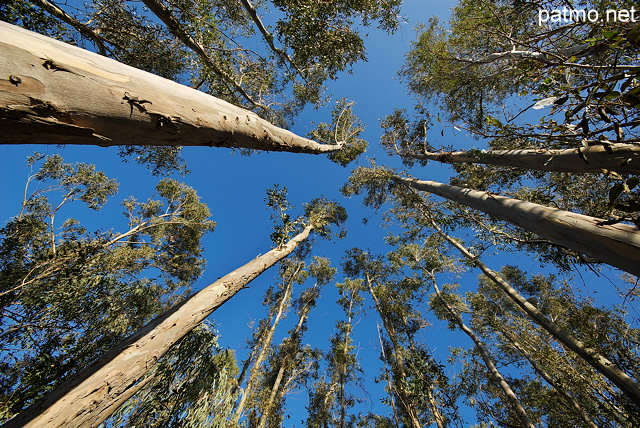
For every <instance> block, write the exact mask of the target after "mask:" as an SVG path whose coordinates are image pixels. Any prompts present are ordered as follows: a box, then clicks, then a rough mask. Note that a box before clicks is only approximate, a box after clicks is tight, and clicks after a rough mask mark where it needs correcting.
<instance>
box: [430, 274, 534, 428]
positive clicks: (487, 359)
mask: <svg viewBox="0 0 640 428" xmlns="http://www.w3.org/2000/svg"><path fill="white" fill-rule="evenodd" d="M431 278H432V283H433V287H434V289H435V291H436V295H437V297H438V299H439V300H440V302H441V303H442V304H443V305H444V307H445V308H446V309H447V312H449V313H450V314H451V316H452V317H453V319H454V320H455V321H456V323H457V324H458V326H459V327H460V329H461V330H462V331H463V332H464V333H465V334H466V335H467V336H469V337H470V338H471V340H473V343H474V344H475V345H476V349H477V350H478V353H479V354H480V357H481V358H482V360H483V361H484V363H485V365H486V366H487V369H488V370H489V373H490V374H491V377H492V378H493V380H494V381H495V382H496V383H497V384H498V385H499V386H500V389H502V392H504V394H505V395H506V396H507V399H508V400H509V403H511V405H512V406H513V409H514V410H515V412H516V414H517V415H518V419H520V423H521V424H522V426H523V427H530V428H534V427H535V425H534V424H533V422H532V421H531V419H530V418H529V416H528V415H527V412H526V411H525V409H524V407H523V406H522V403H520V400H519V399H518V397H517V396H516V394H515V392H513V390H512V389H511V386H510V385H509V383H507V381H506V380H505V379H504V377H503V376H502V375H501V374H500V371H498V369H497V368H496V366H495V364H494V363H493V360H492V359H491V356H490V355H489V353H488V352H487V350H486V348H485V346H484V344H483V343H482V341H481V340H480V339H479V338H478V336H476V334H475V333H474V332H473V331H472V330H471V329H470V328H469V327H467V325H466V324H465V323H464V321H463V320H462V317H461V316H460V314H459V313H458V312H457V311H456V310H455V309H454V308H452V307H451V305H449V304H448V303H447V301H446V300H445V299H444V298H443V297H442V295H441V294H440V289H439V288H438V285H437V284H436V280H435V277H434V276H433V275H431Z"/></svg>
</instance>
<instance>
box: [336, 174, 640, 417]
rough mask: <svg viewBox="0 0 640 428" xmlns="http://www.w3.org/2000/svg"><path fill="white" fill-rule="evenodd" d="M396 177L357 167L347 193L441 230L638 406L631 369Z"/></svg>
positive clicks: (413, 227)
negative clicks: (494, 265)
mask: <svg viewBox="0 0 640 428" xmlns="http://www.w3.org/2000/svg"><path fill="white" fill-rule="evenodd" d="M393 177H394V176H393V174H392V173H390V172H389V171H388V170H381V169H373V170H372V169H368V170H365V169H361V170H359V171H358V170H357V171H356V172H355V173H354V175H352V177H351V179H350V183H349V185H347V186H346V187H345V189H344V190H345V192H346V193H347V194H353V193H359V192H361V191H363V190H365V191H366V196H365V203H367V204H369V205H372V206H375V207H379V206H381V205H382V204H384V203H385V202H392V204H393V205H394V207H393V208H392V215H394V216H395V218H396V219H399V220H400V221H401V224H402V225H403V226H404V227H405V228H406V229H407V231H406V232H405V234H407V235H409V236H411V234H416V233H420V231H421V230H425V229H426V230H433V231H435V232H436V233H438V234H439V235H440V236H441V237H442V238H444V239H445V240H446V241H447V242H448V243H449V244H450V245H451V246H452V247H454V248H456V249H457V250H458V251H459V252H460V254H461V255H462V256H463V258H464V259H466V260H467V262H468V263H469V264H471V265H472V266H476V267H478V268H480V269H481V270H482V272H483V273H484V274H485V275H486V276H487V278H489V279H490V280H491V281H492V282H493V284H494V285H495V286H496V287H497V288H499V289H500V290H501V291H502V292H503V293H504V294H505V295H506V296H508V297H509V298H510V299H511V300H512V301H513V303H515V304H516V305H517V306H518V307H519V308H520V309H521V310H522V311H523V312H524V313H526V314H527V316H528V317H529V318H530V319H531V321H533V322H535V323H536V324H538V325H540V326H541V327H542V328H544V329H545V330H546V331H548V332H549V333H550V334H551V335H552V336H553V337H554V338H555V339H556V340H558V341H559V342H561V343H562V344H563V345H564V346H566V347H567V348H569V349H571V350H572V351H573V352H575V353H576V354H577V355H579V356H580V357H581V358H583V359H584V360H585V361H586V362H587V363H588V364H590V365H591V366H592V367H593V368H595V369H596V370H598V371H599V372H600V373H602V374H603V375H604V376H605V377H607V378H608V379H609V380H610V381H611V382H612V383H614V384H615V385H616V386H617V387H618V388H619V389H620V391H621V392H622V393H623V394H624V395H625V396H626V398H627V399H629V400H630V401H631V402H632V403H633V406H635V407H637V406H638V405H639V403H640V401H639V399H640V389H639V387H638V383H637V381H636V380H635V379H634V376H633V374H632V375H629V373H628V372H629V371H628V370H624V369H622V368H621V367H618V366H617V365H616V364H615V363H614V362H612V361H611V360H610V359H609V358H606V357H605V356H604V355H603V354H602V353H600V352H599V351H598V349H594V348H592V347H590V346H589V345H588V343H585V342H584V341H583V340H580V339H577V338H576V337H575V336H574V335H573V334H572V333H571V332H570V331H568V330H567V329H565V328H562V327H561V326H560V325H558V323H557V322H555V321H554V320H552V319H550V318H549V317H548V315H546V314H544V313H543V312H542V311H540V309H538V308H537V307H536V306H535V305H533V304H531V302H528V301H527V300H526V299H525V298H524V297H523V296H522V295H521V294H520V293H519V292H518V291H517V290H516V289H515V288H514V287H513V286H512V285H511V284H509V283H508V282H507V281H505V280H504V278H502V277H501V276H500V275H499V274H498V273H497V272H495V271H493V270H491V269H489V268H488V267H487V266H486V265H485V264H484V263H483V262H482V261H481V260H480V258H479V257H478V256H477V255H476V254H473V253H472V252H471V251H470V250H469V249H467V248H466V247H465V246H464V245H463V244H462V243H461V242H460V240H458V239H454V238H453V237H451V236H450V235H449V234H447V233H445V231H444V230H443V228H442V227H441V226H440V225H438V223H437V222H436V221H435V218H439V219H441V221H443V220H444V222H447V221H451V219H447V218H446V216H444V215H443V214H442V213H440V212H437V213H434V212H432V209H434V207H433V204H431V203H430V202H429V201H427V200H426V199H425V197H424V196H423V195H421V194H419V193H418V192H413V191H411V187H407V186H405V185H404V180H394V178H393ZM460 195H461V197H465V195H464V192H461V193H460ZM436 211H437V210H436Z"/></svg>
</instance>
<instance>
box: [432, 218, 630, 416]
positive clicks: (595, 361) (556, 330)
mask: <svg viewBox="0 0 640 428" xmlns="http://www.w3.org/2000/svg"><path fill="white" fill-rule="evenodd" d="M431 221H432V224H433V227H434V229H435V230H436V231H437V232H438V233H439V234H440V236H442V237H443V238H444V239H446V240H447V241H448V242H449V243H450V244H451V245H453V246H454V247H456V249H457V250H458V251H460V253H461V254H462V255H463V256H464V257H465V258H467V259H468V260H469V261H470V262H471V263H473V264H474V265H475V266H477V267H478V268H480V270H481V271H482V272H483V273H484V274H485V275H486V276H487V278H489V279H490V280H491V281H492V282H493V283H494V284H495V285H497V286H498V287H499V288H500V289H501V290H502V291H503V292H504V293H505V294H506V295H507V296H508V297H509V298H510V299H511V300H512V301H513V302H514V303H515V304H516V305H518V306H519V307H520V309H522V311H523V312H524V313H525V314H526V315H527V316H528V317H529V319H530V320H531V321H533V322H534V323H536V324H538V325H539V326H540V327H542V328H544V329H545V330H546V331H547V332H549V334H551V335H552V336H553V337H554V338H555V339H556V340H557V341H558V342H560V343H562V345H564V346H566V347H567V348H569V349H571V350H572V351H573V352H575V353H576V354H577V355H578V356H579V357H580V358H582V359H583V360H584V361H585V362H587V363H588V364H590V365H591V367H593V368H594V369H596V370H597V371H598V372H600V373H601V374H602V375H604V376H605V377H606V378H607V379H609V380H610V381H611V382H613V383H614V384H615V385H616V386H617V387H618V388H620V390H621V391H622V392H623V393H624V394H625V395H626V396H627V397H628V398H629V399H630V400H631V401H633V403H634V404H635V405H636V406H638V407H639V408H640V386H639V385H638V384H637V383H636V382H635V380H634V379H632V378H631V377H630V376H629V375H627V374H626V373H625V372H624V371H622V370H621V369H620V368H619V367H618V366H617V365H615V363H613V362H612V361H610V360H609V359H607V358H606V357H605V356H603V355H601V354H599V353H598V352H597V351H596V350H595V349H593V348H590V347H588V346H586V345H585V344H584V342H582V341H581V340H578V339H576V338H575V337H574V336H573V335H572V334H571V333H570V332H569V331H567V330H565V329H563V328H562V327H560V326H559V325H558V324H556V323H555V322H553V321H552V320H551V319H550V318H549V317H547V316H546V315H545V314H544V313H542V312H541V311H540V310H539V309H538V308H537V307H536V306H534V305H532V304H531V303H530V302H529V301H528V300H527V299H525V298H524V297H523V296H522V295H521V294H520V293H518V291H517V290H516V289H515V288H513V287H512V286H511V284H509V283H508V282H507V281H505V280H504V279H503V278H502V276H500V275H499V274H498V273H497V272H494V271H492V270H491V269H489V267H487V265H485V264H484V263H483V262H482V261H481V260H480V259H479V258H478V256H476V255H474V254H472V253H471V252H469V250H467V248H466V247H464V246H463V245H462V244H461V243H460V242H458V241H457V240H455V239H453V238H452V237H451V236H449V235H447V234H446V233H444V232H443V231H442V229H440V227H438V225H437V224H436V223H435V222H434V221H433V220H431Z"/></svg>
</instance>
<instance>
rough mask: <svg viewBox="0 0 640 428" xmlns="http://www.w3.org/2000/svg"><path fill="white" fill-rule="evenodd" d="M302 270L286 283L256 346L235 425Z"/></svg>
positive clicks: (237, 408)
mask: <svg viewBox="0 0 640 428" xmlns="http://www.w3.org/2000/svg"><path fill="white" fill-rule="evenodd" d="M301 268H302V265H300V266H299V267H298V268H297V269H296V271H295V273H293V274H292V275H291V278H289V280H286V281H285V284H284V290H283V292H282V297H281V298H280V300H279V302H277V304H278V308H277V310H276V313H275V314H274V315H273V321H272V323H271V326H270V327H269V330H267V332H266V333H265V334H264V335H262V337H260V338H259V340H258V343H257V345H256V347H257V348H258V353H257V356H256V359H255V361H254V363H253V365H252V366H251V370H250V371H249V379H248V380H247V385H246V386H245V388H244V390H243V391H242V395H241V396H240V401H239V402H238V406H237V407H236V410H235V412H234V415H233V420H234V423H236V424H237V422H238V419H240V416H241V415H242V411H243V410H244V404H245V402H246V400H247V398H248V396H249V394H251V391H252V389H253V385H254V383H255V381H256V377H257V375H258V373H259V370H260V367H261V366H262V363H263V362H264V360H265V358H266V357H267V351H268V350H269V346H271V341H272V339H273V335H274V333H275V331H276V327H278V324H279V323H280V319H281V318H282V314H283V313H284V311H285V308H286V306H287V305H288V303H289V295H290V293H291V288H292V287H293V280H294V277H295V276H296V275H297V274H298V272H300V269H301ZM252 354H253V353H252ZM250 357H251V356H250ZM250 357H249V358H250ZM241 382H242V379H241V378H239V379H238V384H240V383H241Z"/></svg>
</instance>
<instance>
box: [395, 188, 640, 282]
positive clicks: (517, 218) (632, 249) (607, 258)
mask: <svg viewBox="0 0 640 428" xmlns="http://www.w3.org/2000/svg"><path fill="white" fill-rule="evenodd" d="M393 179H394V180H395V181H396V182H398V183H401V184H404V185H407V186H410V187H412V188H414V189H417V190H422V191H425V192H429V193H433V194H436V195H438V196H442V197H443V198H447V199H449V200H452V201H455V202H459V203H461V204H464V205H467V206H469V207H471V208H474V209H477V210H480V211H483V212H485V213H487V214H489V215H491V216H493V217H495V218H498V219H501V220H505V221H508V222H510V223H513V224H515V225H517V226H520V227H522V228H523V229H526V230H528V231H530V232H533V233H535V234H537V235H539V236H542V237H543V238H546V239H548V240H550V241H552V242H554V243H556V244H558V245H561V246H563V247H566V248H570V249H573V250H575V251H578V252H580V253H583V254H586V255H589V256H591V257H593V258H595V259H597V260H600V261H601V262H604V263H607V264H609V265H611V266H615V267H617V268H619V269H622V270H624V271H626V272H629V273H630V274H632V275H635V276H640V231H638V229H637V228H636V227H634V226H631V225H627V224H620V223H618V224H613V225H606V224H603V222H604V220H602V219H599V218H596V217H589V216H586V215H582V214H576V213H573V212H570V211H563V210H559V209H556V208H550V207H546V206H544V205H539V204H534V203H531V202H526V201H521V200H519V199H513V198H507V197H504V196H500V195H495V194H493V193H491V192H482V191H478V190H472V189H466V188H462V187H457V186H451V185H448V184H443V183H438V182H435V181H422V180H417V179H415V178H404V177H397V176H395V177H394V178H393Z"/></svg>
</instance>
